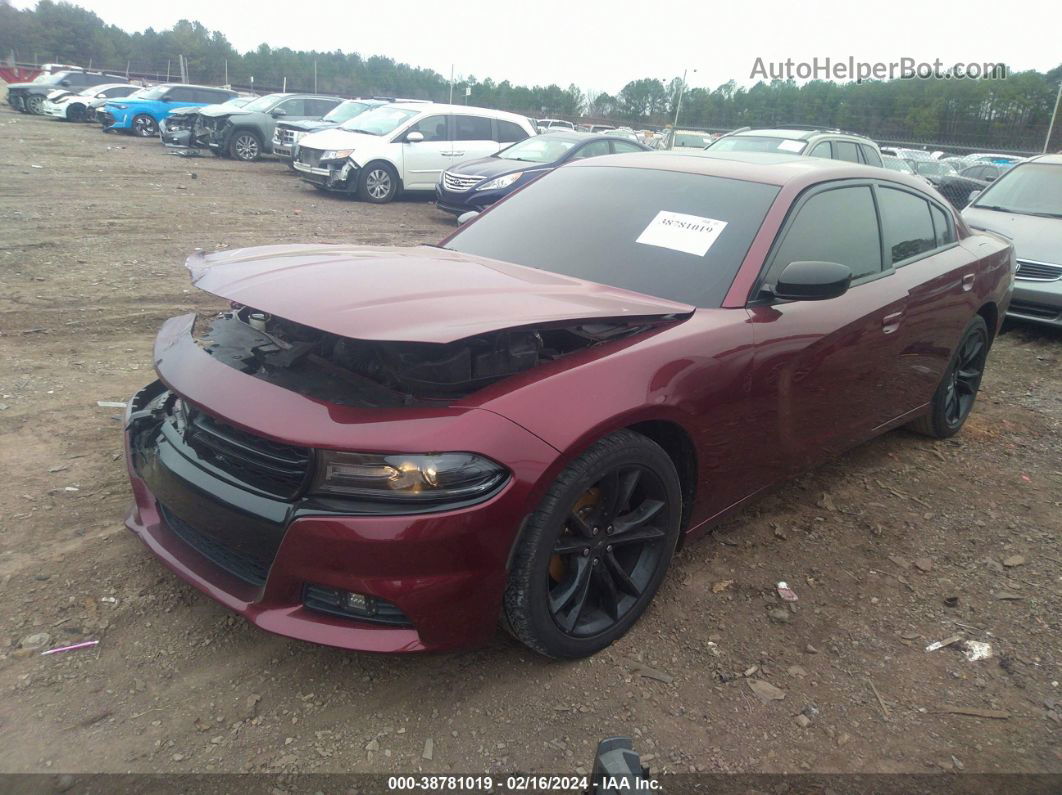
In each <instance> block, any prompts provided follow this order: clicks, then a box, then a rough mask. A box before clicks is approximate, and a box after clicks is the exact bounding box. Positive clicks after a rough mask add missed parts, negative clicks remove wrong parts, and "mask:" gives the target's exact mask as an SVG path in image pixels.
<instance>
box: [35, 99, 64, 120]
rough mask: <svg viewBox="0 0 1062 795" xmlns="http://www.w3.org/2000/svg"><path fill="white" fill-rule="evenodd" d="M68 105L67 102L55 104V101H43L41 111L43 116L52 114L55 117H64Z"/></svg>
mask: <svg viewBox="0 0 1062 795" xmlns="http://www.w3.org/2000/svg"><path fill="white" fill-rule="evenodd" d="M68 107H70V106H69V105H68V104H67V103H65V102H64V103H62V104H61V105H60V104H56V103H55V102H49V101H48V100H45V101H44V105H43V106H42V107H41V113H42V114H43V115H45V116H53V117H55V118H57V119H65V118H66V109H67V108H68Z"/></svg>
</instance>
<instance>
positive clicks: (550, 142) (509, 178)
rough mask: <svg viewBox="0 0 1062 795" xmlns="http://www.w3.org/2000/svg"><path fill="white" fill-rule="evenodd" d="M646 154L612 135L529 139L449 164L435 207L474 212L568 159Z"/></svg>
mask: <svg viewBox="0 0 1062 795" xmlns="http://www.w3.org/2000/svg"><path fill="white" fill-rule="evenodd" d="M648 151H649V148H648V147H646V146H642V145H641V144H640V143H637V142H635V141H627V140H625V139H623V138H616V137H615V136H612V135H592V134H590V133H579V132H550V133H544V134H542V135H535V136H532V137H531V138H525V139H524V140H522V141H518V142H517V143H515V144H513V145H512V146H509V147H506V148H505V149H502V150H501V151H500V152H497V153H496V154H493V155H491V156H490V157H482V158H479V159H478V160H466V161H465V162H463V163H458V164H457V165H456V166H451V167H450V168H449V169H447V170H446V171H444V172H443V174H442V177H441V178H440V179H439V184H438V185H436V187H435V197H436V205H437V206H438V207H439V209H441V210H446V211H447V212H449V213H454V214H455V215H461V214H462V213H466V212H468V211H469V210H476V211H477V212H479V211H482V210H484V209H486V208H487V207H489V206H490V205H492V204H494V202H496V201H498V200H499V199H503V198H505V197H506V196H508V195H509V194H510V193H512V192H513V191H514V190H516V189H517V188H521V187H523V186H524V185H526V184H527V183H528V182H531V181H532V180H535V179H538V178H539V177H541V176H542V175H543V174H548V173H549V172H550V171H552V170H553V169H555V168H557V166H563V165H564V164H565V163H568V162H570V161H572V160H580V159H582V158H586V157H597V156H598V155H611V154H621V153H626V152H648Z"/></svg>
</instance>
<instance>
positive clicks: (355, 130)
mask: <svg viewBox="0 0 1062 795" xmlns="http://www.w3.org/2000/svg"><path fill="white" fill-rule="evenodd" d="M347 132H360V133H365V134H366V135H377V136H378V135H379V134H380V133H374V132H373V131H372V130H362V129H361V128H356V129H353V130H347Z"/></svg>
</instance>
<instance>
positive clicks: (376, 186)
mask: <svg viewBox="0 0 1062 795" xmlns="http://www.w3.org/2000/svg"><path fill="white" fill-rule="evenodd" d="M397 195H398V174H397V173H396V172H395V170H394V169H393V168H391V166H389V165H387V163H369V165H367V166H365V168H363V169H362V170H361V171H360V172H359V174H358V198H359V199H361V200H362V201H367V202H370V203H372V204H387V203H388V202H389V201H392V200H393V199H394V198H395V196H397Z"/></svg>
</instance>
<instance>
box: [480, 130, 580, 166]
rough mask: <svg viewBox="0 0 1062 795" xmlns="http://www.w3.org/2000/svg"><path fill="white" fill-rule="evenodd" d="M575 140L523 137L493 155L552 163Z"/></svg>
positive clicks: (558, 158) (562, 155) (569, 147)
mask: <svg viewBox="0 0 1062 795" xmlns="http://www.w3.org/2000/svg"><path fill="white" fill-rule="evenodd" d="M575 144H576V142H575V141H563V140H558V139H556V138H546V137H538V136H536V137H534V138H525V139H524V140H522V141H520V142H519V143H516V144H513V145H512V146H510V147H509V148H508V149H503V150H501V151H500V152H498V154H497V155H495V157H500V158H501V159H502V160H522V161H524V162H527V163H554V162H556V161H558V160H560V159H561V158H562V157H564V154H565V153H566V152H567V151H568V150H569V149H571V148H572V147H573V146H575Z"/></svg>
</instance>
